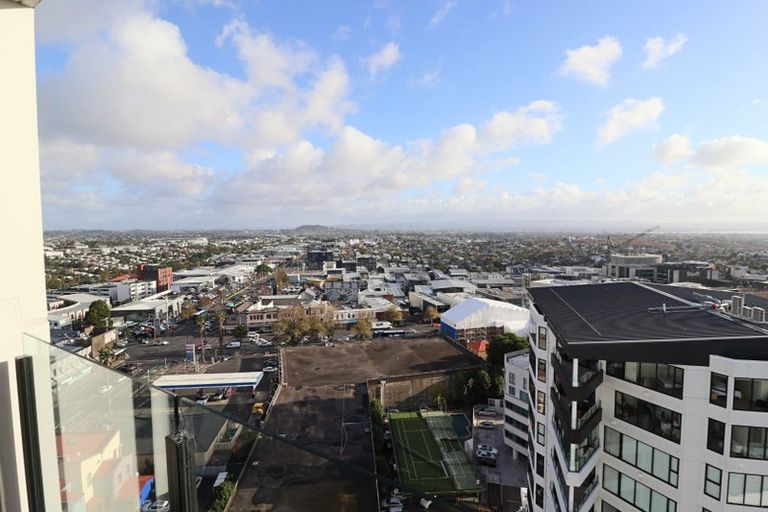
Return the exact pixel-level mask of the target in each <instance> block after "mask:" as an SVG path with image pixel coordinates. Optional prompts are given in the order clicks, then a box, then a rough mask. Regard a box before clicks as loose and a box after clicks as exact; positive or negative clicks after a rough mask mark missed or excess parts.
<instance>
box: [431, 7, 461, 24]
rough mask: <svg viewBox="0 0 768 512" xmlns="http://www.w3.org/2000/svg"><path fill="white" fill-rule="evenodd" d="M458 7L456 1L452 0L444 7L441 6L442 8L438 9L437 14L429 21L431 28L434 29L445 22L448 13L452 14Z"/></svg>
mask: <svg viewBox="0 0 768 512" xmlns="http://www.w3.org/2000/svg"><path fill="white" fill-rule="evenodd" d="M454 7H456V2H455V0H450V1H448V2H445V3H444V4H443V5H441V6H440V8H438V9H437V11H436V12H435V14H434V15H433V16H432V18H430V20H429V27H430V28H434V27H436V26H438V25H439V24H441V23H442V22H443V20H445V17H446V16H448V13H449V12H451V10H452V9H453V8H454Z"/></svg>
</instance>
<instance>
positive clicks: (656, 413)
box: [614, 391, 682, 444]
mask: <svg viewBox="0 0 768 512" xmlns="http://www.w3.org/2000/svg"><path fill="white" fill-rule="evenodd" d="M614 416H616V417H617V418H619V419H620V420H624V421H626V422H627V423H630V424H632V425H635V426H636V427H639V428H642V429H643V430H647V431H648V432H651V433H653V434H656V435H657V436H660V437H663V438H664V439H667V440H669V441H672V442H673V443H678V444H680V426H681V424H682V416H681V415H680V413H678V412H675V411H673V410H671V409H667V408H666V407H662V406H660V405H656V404H652V403H650V402H646V401H645V400H640V399H639V398H635V397H634V396H631V395H627V394H624V393H622V392H620V391H617V392H616V406H615V409H614Z"/></svg>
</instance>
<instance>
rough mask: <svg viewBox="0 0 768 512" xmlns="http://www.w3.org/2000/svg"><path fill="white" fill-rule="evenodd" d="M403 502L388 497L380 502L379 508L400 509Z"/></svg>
mask: <svg viewBox="0 0 768 512" xmlns="http://www.w3.org/2000/svg"><path fill="white" fill-rule="evenodd" d="M402 506H403V502H402V500H401V499H400V498H395V497H389V498H386V499H383V500H381V508H388V509H391V508H392V507H402Z"/></svg>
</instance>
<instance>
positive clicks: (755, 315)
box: [752, 306, 765, 324]
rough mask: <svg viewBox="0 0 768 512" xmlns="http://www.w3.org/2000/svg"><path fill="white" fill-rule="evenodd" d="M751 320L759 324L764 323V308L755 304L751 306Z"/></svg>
mask: <svg viewBox="0 0 768 512" xmlns="http://www.w3.org/2000/svg"><path fill="white" fill-rule="evenodd" d="M752 321H754V322H757V323H759V324H764V323H765V310H764V309H763V308H759V307H757V306H755V307H753V308H752Z"/></svg>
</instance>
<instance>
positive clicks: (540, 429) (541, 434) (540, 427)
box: [536, 423, 546, 446]
mask: <svg viewBox="0 0 768 512" xmlns="http://www.w3.org/2000/svg"><path fill="white" fill-rule="evenodd" d="M545 431H546V429H545V427H544V424H543V423H536V442H537V443H539V444H540V445H541V446H544V439H545V437H546V432H545Z"/></svg>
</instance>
